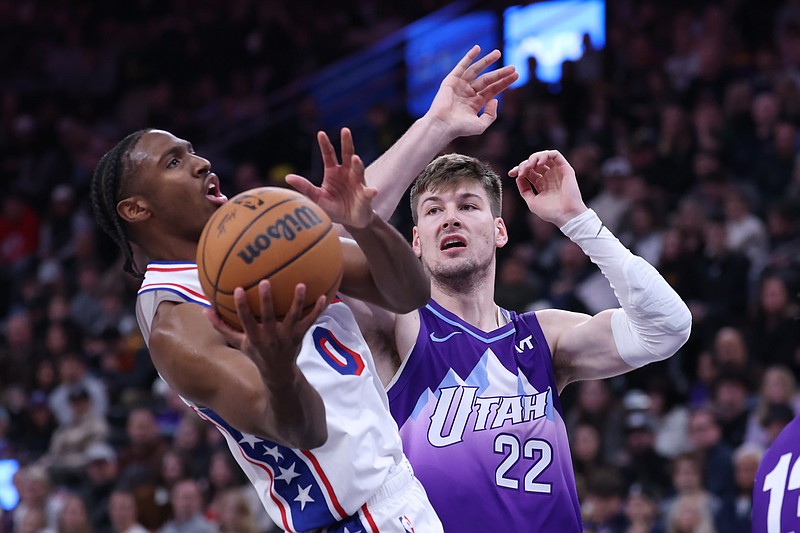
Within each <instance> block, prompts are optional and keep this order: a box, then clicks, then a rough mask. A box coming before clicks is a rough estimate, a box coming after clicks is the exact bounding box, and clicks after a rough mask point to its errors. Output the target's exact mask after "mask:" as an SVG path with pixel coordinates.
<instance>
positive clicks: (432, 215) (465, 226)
mask: <svg viewBox="0 0 800 533" xmlns="http://www.w3.org/2000/svg"><path fill="white" fill-rule="evenodd" d="M417 210H418V213H417V214H418V218H417V225H416V227H415V228H414V236H413V247H414V251H415V252H416V253H417V256H419V257H421V258H422V263H423V265H424V266H425V268H426V269H427V270H428V271H429V272H430V274H431V276H432V277H434V278H437V277H439V276H441V277H451V276H469V275H477V274H481V273H486V274H487V275H489V274H490V273H491V272H492V270H490V266H492V265H493V263H494V257H495V250H496V249H497V248H499V247H502V246H504V245H505V243H506V242H507V241H508V236H507V234H506V227H505V223H504V222H503V220H502V219H501V218H499V217H495V216H494V215H492V210H491V204H490V202H489V198H488V196H487V194H486V191H484V190H483V188H482V187H481V186H480V184H478V183H475V182H470V181H466V182H461V183H460V184H459V185H457V186H456V187H453V188H449V189H444V190H433V191H427V192H425V193H423V194H422V195H421V196H420V199H419V204H418V206H417Z"/></svg>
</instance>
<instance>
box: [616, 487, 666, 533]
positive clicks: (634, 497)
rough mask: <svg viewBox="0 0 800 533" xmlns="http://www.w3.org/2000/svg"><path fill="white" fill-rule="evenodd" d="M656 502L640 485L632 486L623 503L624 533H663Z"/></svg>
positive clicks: (654, 497)
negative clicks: (625, 519) (625, 523)
mask: <svg viewBox="0 0 800 533" xmlns="http://www.w3.org/2000/svg"><path fill="white" fill-rule="evenodd" d="M657 501H658V498H657V497H656V496H654V495H653V494H652V493H651V492H650V491H649V490H647V489H645V488H644V487H642V486H641V485H634V486H632V487H631V488H630V490H629V491H628V498H627V500H626V501H625V517H626V518H627V519H628V527H627V528H626V529H625V533H664V530H663V529H662V528H661V521H660V520H659V511H658V505H657V504H656V502H657Z"/></svg>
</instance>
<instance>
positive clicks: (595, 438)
mask: <svg viewBox="0 0 800 533" xmlns="http://www.w3.org/2000/svg"><path fill="white" fill-rule="evenodd" d="M600 439H601V434H600V429H599V428H597V427H596V426H595V425H594V424H590V423H586V422H578V423H577V424H576V425H575V426H573V428H572V430H571V431H570V450H572V465H573V469H574V471H575V485H576V487H577V491H578V498H579V499H580V501H583V499H584V497H585V496H586V491H587V487H588V484H589V480H590V479H592V477H593V476H594V474H595V472H597V471H598V470H601V469H603V468H606V467H607V466H608V465H607V464H606V462H605V460H604V456H603V450H602V447H601V440H600Z"/></svg>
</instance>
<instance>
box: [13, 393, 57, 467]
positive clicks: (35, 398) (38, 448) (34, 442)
mask: <svg viewBox="0 0 800 533" xmlns="http://www.w3.org/2000/svg"><path fill="white" fill-rule="evenodd" d="M16 418H17V420H16V422H15V424H14V432H13V442H14V443H15V446H16V448H17V449H18V450H19V455H18V458H19V459H20V460H21V461H23V462H25V463H32V462H35V461H36V460H38V459H39V458H40V457H41V456H42V455H44V454H45V453H46V452H47V450H48V448H49V447H50V441H51V439H52V437H53V433H54V432H55V430H56V428H58V422H57V421H56V419H55V416H54V415H53V412H52V411H51V410H50V407H49V406H48V404H47V394H45V393H44V392H42V391H41V390H36V391H34V392H33V393H31V395H30V396H29V397H28V398H27V403H26V405H25V409H24V410H23V411H21V412H20V413H19V415H18V416H17V417H16Z"/></svg>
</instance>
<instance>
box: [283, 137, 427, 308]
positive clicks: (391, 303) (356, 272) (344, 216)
mask: <svg viewBox="0 0 800 533" xmlns="http://www.w3.org/2000/svg"><path fill="white" fill-rule="evenodd" d="M317 139H318V141H319V146H320V151H321V152H322V161H323V163H324V165H325V173H324V176H323V179H322V184H321V185H320V186H319V187H317V186H315V185H313V184H312V183H311V182H309V181H308V180H307V179H305V178H303V177H302V176H297V175H292V174H290V175H289V176H287V177H286V181H287V182H288V183H289V184H290V185H292V186H293V187H295V188H296V189H297V190H299V191H300V192H302V193H303V194H305V195H306V196H308V197H309V198H311V199H312V200H314V201H315V202H317V203H318V204H319V205H320V207H322V208H323V209H324V210H325V212H326V213H328V215H329V216H330V217H331V220H332V221H333V222H335V223H337V224H341V225H342V226H343V227H344V229H345V230H346V231H347V232H348V234H349V235H350V236H351V237H352V238H353V239H354V240H355V243H357V245H354V243H353V242H352V241H351V240H349V239H342V243H343V246H345V249H344V259H345V261H344V276H343V279H342V285H341V291H342V292H343V293H345V294H347V295H348V296H352V297H354V298H358V299H360V300H364V301H367V302H369V303H374V304H377V305H379V306H381V307H383V308H384V309H387V310H389V311H391V312H394V313H407V312H409V311H412V310H414V309H417V308H418V307H421V306H423V305H425V304H426V303H427V302H428V300H429V299H430V282H429V280H428V277H427V275H426V274H425V272H424V270H423V269H422V265H421V264H420V262H419V260H418V259H417V257H416V256H415V255H414V252H413V250H412V249H411V247H410V246H409V244H408V241H406V239H405V238H404V237H403V236H402V235H401V234H400V233H399V232H398V231H397V230H396V229H395V228H393V227H392V226H391V225H389V224H388V223H387V222H386V221H385V220H383V219H381V218H380V217H379V216H378V215H377V213H376V212H375V211H374V210H373V208H372V202H373V199H374V198H375V195H376V194H377V192H378V191H377V190H376V189H375V188H374V187H368V186H367V184H366V181H365V176H364V173H365V170H364V164H363V162H362V161H361V159H360V158H359V157H358V156H357V155H355V147H354V145H353V138H352V135H351V133H350V130H348V129H347V128H343V129H342V132H341V144H342V161H341V163H340V162H339V160H338V158H337V156H336V150H335V149H334V147H333V145H332V144H331V142H330V140H329V139H328V136H327V135H325V133H323V132H320V133H319V135H318V136H317Z"/></svg>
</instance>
